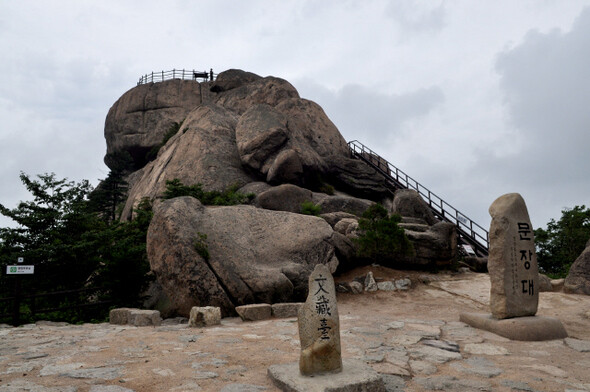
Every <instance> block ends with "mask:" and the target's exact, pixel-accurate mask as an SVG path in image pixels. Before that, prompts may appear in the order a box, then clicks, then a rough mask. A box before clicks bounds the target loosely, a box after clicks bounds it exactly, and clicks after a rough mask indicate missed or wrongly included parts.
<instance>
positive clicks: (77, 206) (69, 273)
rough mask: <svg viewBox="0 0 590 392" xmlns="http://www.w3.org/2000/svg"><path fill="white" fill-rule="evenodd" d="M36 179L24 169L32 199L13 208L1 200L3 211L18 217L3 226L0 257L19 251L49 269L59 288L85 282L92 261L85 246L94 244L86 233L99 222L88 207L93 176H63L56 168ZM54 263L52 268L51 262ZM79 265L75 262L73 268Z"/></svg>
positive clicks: (6, 258) (45, 270) (6, 259)
mask: <svg viewBox="0 0 590 392" xmlns="http://www.w3.org/2000/svg"><path fill="white" fill-rule="evenodd" d="M37 178H38V179H37V180H35V179H31V178H30V177H29V176H28V175H26V174H24V173H21V174H20V179H21V181H22V182H23V184H24V185H25V187H26V188H27V190H28V191H29V192H30V193H31V194H32V196H33V199H32V200H31V201H24V202H20V203H19V204H18V206H17V207H16V208H14V209H8V208H6V207H5V206H4V205H1V204H0V213H2V214H3V215H5V216H7V217H9V218H11V219H13V220H14V221H15V222H16V223H17V225H18V226H17V227H16V228H1V229H0V240H1V245H0V260H1V262H2V264H3V265H6V264H7V263H9V262H12V263H13V262H14V260H16V257H17V255H18V256H22V257H24V258H25V260H26V261H27V263H30V264H35V268H36V270H37V271H39V272H40V273H44V274H49V275H47V276H48V277H51V283H50V284H49V283H48V284H47V286H52V287H53V288H54V290H56V289H57V290H59V289H60V288H63V287H65V286H70V284H71V283H72V282H77V283H79V284H80V283H83V282H84V280H85V279H86V278H87V277H88V275H89V274H90V273H91V272H92V270H93V266H92V265H91V263H90V262H89V261H88V259H87V258H86V252H87V251H88V250H89V249H91V248H92V246H93V244H91V243H89V242H87V241H86V238H85V233H86V232H87V231H88V230H91V229H93V228H94V227H95V226H96V218H95V216H94V215H92V214H88V211H87V207H88V205H87V203H86V201H87V199H86V197H87V195H88V192H89V191H90V190H91V189H92V187H91V186H90V184H89V183H88V181H86V180H84V181H82V182H80V183H75V182H71V181H70V182H68V181H67V180H66V179H63V180H58V179H56V177H55V174H42V175H38V176H37ZM49 265H51V269H49V268H48V266H49ZM69 266H75V268H69Z"/></svg>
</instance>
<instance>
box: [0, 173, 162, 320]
mask: <svg viewBox="0 0 590 392" xmlns="http://www.w3.org/2000/svg"><path fill="white" fill-rule="evenodd" d="M20 178H21V180H22V182H23V184H24V185H25V187H26V188H27V190H28V191H29V192H30V193H31V194H32V196H33V197H32V200H30V201H26V202H20V203H19V204H18V206H17V207H16V208H14V209H9V208H6V207H5V206H4V205H1V204H0V213H2V214H3V215H5V216H7V217H10V218H12V219H13V220H14V221H15V222H16V224H17V226H16V227H7V228H0V265H1V266H2V268H5V265H7V264H9V263H10V264H12V263H14V262H15V261H16V259H17V257H24V258H25V261H26V263H27V264H34V265H35V275H34V277H32V279H27V280H26V281H24V282H25V286H26V287H23V289H26V290H29V291H31V292H37V293H38V292H55V291H61V290H73V289H80V288H82V287H89V286H99V287H101V288H102V291H101V292H100V294H99V296H100V299H102V300H108V301H111V302H112V304H113V305H115V306H135V305H137V304H138V301H139V300H140V297H139V294H140V292H141V290H142V288H143V287H144V286H145V284H146V282H147V279H146V275H147V272H149V265H148V262H147V256H146V247H145V244H146V233H147V228H148V225H149V222H150V220H151V216H152V212H151V205H150V203H149V202H147V201H142V203H140V205H139V208H138V210H137V211H136V214H135V215H136V218H135V219H134V220H133V221H131V222H119V221H118V220H112V219H104V216H103V212H104V211H97V210H96V207H97V204H94V203H90V202H89V201H88V196H89V194H90V192H91V191H92V187H91V186H90V184H89V183H88V181H82V182H79V183H76V182H71V181H67V180H66V179H63V180H58V179H56V176H55V174H43V175H38V176H37V179H32V178H31V177H29V176H28V175H26V174H24V173H21V175H20ZM0 279H1V280H2V282H1V283H2V285H3V286H6V285H7V283H8V279H9V278H8V277H6V276H5V275H4V274H2V275H1V276H0ZM83 299H85V300H87V299H88V298H83ZM68 301H69V300H63V301H62V302H65V303H67V302H68ZM54 306H55V305H54ZM40 307H42V306H40ZM0 313H2V312H1V311H0ZM89 314H90V313H87V314H86V316H84V315H79V314H77V315H75V316H74V315H72V314H70V315H64V314H61V316H63V317H64V319H66V320H67V321H73V320H89V319H90V317H95V316H89ZM102 317H103V318H104V317H106V313H105V312H104V309H103V315H102Z"/></svg>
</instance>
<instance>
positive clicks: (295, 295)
mask: <svg viewBox="0 0 590 392" xmlns="http://www.w3.org/2000/svg"><path fill="white" fill-rule="evenodd" d="M200 234H205V235H206V236H207V238H206V240H205V241H204V242H205V243H206V246H207V249H208V251H209V258H208V259H205V258H204V257H203V256H202V255H200V254H199V252H198V251H197V250H196V249H195V242H196V241H197V240H198V238H199V235H200ZM332 234H333V230H332V228H331V227H330V225H329V224H328V223H327V222H325V221H324V220H323V219H321V218H318V217H313V216H308V215H300V214H293V213H288V212H284V211H270V210H264V209H260V208H256V207H252V206H231V207H204V206H203V205H202V204H201V203H200V202H199V201H198V200H197V199H194V198H191V197H178V198H175V199H171V200H167V201H164V202H162V203H160V204H159V205H157V206H156V208H155V211H154V217H153V220H152V223H151V225H150V228H149V231H148V235H147V251H148V258H149V260H150V265H151V268H152V270H153V271H154V272H155V274H156V276H157V278H158V281H159V282H160V284H161V285H162V287H163V289H164V291H165V292H166V294H167V295H168V297H169V298H170V299H171V301H172V303H174V304H175V305H176V307H177V312H178V313H179V314H181V315H188V314H189V312H190V309H191V307H193V306H205V305H207V306H218V307H220V308H221V310H222V313H223V315H224V316H227V315H233V314H234V308H235V306H239V305H245V304H249V303H279V302H296V301H300V300H302V299H304V298H305V295H306V290H307V279H308V277H309V274H310V273H311V271H312V270H313V268H314V266H315V265H317V264H326V265H328V266H329V269H330V271H331V272H334V271H335V270H336V267H337V265H338V259H337V258H336V256H335V250H334V246H333V245H332V243H331V237H332Z"/></svg>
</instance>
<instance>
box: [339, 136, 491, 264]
mask: <svg viewBox="0 0 590 392" xmlns="http://www.w3.org/2000/svg"><path fill="white" fill-rule="evenodd" d="M348 148H349V150H350V153H351V156H352V157H354V158H359V159H361V160H363V161H365V162H367V163H369V164H370V165H371V166H372V167H373V168H374V169H376V170H377V171H378V172H379V173H381V175H383V176H384V177H385V179H386V180H387V183H388V185H389V186H390V187H392V188H394V189H413V190H415V191H416V192H418V194H419V195H420V196H422V198H423V199H424V200H425V201H426V203H428V205H429V206H430V208H431V210H432V212H433V213H434V214H435V215H436V216H437V217H438V218H439V219H442V220H445V221H447V222H451V223H453V224H455V225H456V226H457V230H458V232H459V238H460V239H464V240H465V241H466V242H468V243H469V244H470V245H472V246H474V247H475V248H476V249H477V250H479V251H480V253H482V254H483V255H487V254H488V249H489V244H490V236H489V233H488V231H487V230H486V229H484V228H483V227H481V226H480V225H478V224H477V223H475V222H474V221H472V220H471V219H469V218H468V217H467V216H466V215H465V214H463V213H462V212H460V211H459V210H457V209H456V208H454V207H453V206H451V205H450V204H449V203H447V202H446V201H444V200H443V199H441V198H440V197H439V196H437V195H436V194H434V193H433V192H431V191H430V190H428V189H427V188H426V187H425V186H424V185H422V184H420V183H419V182H418V181H416V180H414V179H413V178H412V177H410V176H408V175H407V174H406V173H404V172H403V171H402V170H400V169H398V168H397V167H395V166H394V165H392V164H391V163H389V162H388V161H387V160H385V159H383V158H382V157H380V156H379V155H378V154H377V153H375V152H374V151H373V150H371V149H370V148H368V147H367V146H365V145H364V144H362V143H361V142H359V141H358V140H353V141H351V142H349V143H348Z"/></svg>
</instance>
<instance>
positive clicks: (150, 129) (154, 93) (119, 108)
mask: <svg viewBox="0 0 590 392" xmlns="http://www.w3.org/2000/svg"><path fill="white" fill-rule="evenodd" d="M211 94H212V93H211V92H209V86H208V84H207V83H198V82H196V81H192V80H180V79H172V80H167V81H164V82H160V83H147V84H142V85H139V86H137V87H134V88H132V89H131V90H129V91H127V92H126V93H125V94H123V95H122V96H121V98H119V99H118V100H117V102H115V103H114V104H113V106H112V107H111V108H110V110H109V113H108V114H107V118H106V121H105V127H104V136H105V139H106V142H107V154H106V156H105V163H106V164H107V166H109V167H111V168H113V164H114V161H113V156H114V155H116V154H117V153H129V155H130V156H131V158H132V159H133V167H132V168H130V169H134V170H137V169H139V168H141V167H143V166H144V165H145V164H146V163H147V158H146V155H147V154H148V152H149V151H150V150H151V149H152V148H153V147H155V146H157V145H159V144H160V143H161V142H162V139H163V138H164V135H165V134H166V132H167V130H168V129H169V128H170V126H172V125H173V124H174V123H175V122H176V123H180V122H181V121H182V120H184V119H185V118H186V116H187V115H188V114H189V113H190V112H191V111H192V110H193V109H194V108H195V107H197V106H198V105H200V104H201V103H203V102H207V101H209V100H210V95H211Z"/></svg>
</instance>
